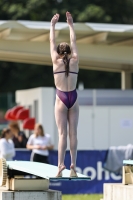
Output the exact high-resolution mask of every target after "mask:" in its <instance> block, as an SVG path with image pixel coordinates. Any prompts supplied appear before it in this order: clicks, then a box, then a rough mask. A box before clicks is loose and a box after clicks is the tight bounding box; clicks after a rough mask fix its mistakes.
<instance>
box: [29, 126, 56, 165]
mask: <svg viewBox="0 0 133 200" xmlns="http://www.w3.org/2000/svg"><path fill="white" fill-rule="evenodd" d="M27 149H30V150H32V153H33V155H32V156H33V161H34V162H41V163H47V164H48V163H49V161H48V156H49V150H52V149H53V145H52V144H51V138H50V135H49V134H45V133H44V130H43V127H42V125H41V124H36V125H35V129H34V134H32V135H31V136H30V138H29V140H28V142H27Z"/></svg>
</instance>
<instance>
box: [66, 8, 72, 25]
mask: <svg viewBox="0 0 133 200" xmlns="http://www.w3.org/2000/svg"><path fill="white" fill-rule="evenodd" d="M66 21H67V23H68V24H69V25H72V24H73V18H72V15H71V13H70V12H68V11H67V12H66Z"/></svg>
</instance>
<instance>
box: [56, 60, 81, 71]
mask: <svg viewBox="0 0 133 200" xmlns="http://www.w3.org/2000/svg"><path fill="white" fill-rule="evenodd" d="M70 59H71V58H69V59H68V62H70ZM63 62H64V60H63ZM64 64H65V63H64ZM65 72H66V71H60V72H53V74H60V73H65ZM69 73H71V74H78V72H71V71H69Z"/></svg>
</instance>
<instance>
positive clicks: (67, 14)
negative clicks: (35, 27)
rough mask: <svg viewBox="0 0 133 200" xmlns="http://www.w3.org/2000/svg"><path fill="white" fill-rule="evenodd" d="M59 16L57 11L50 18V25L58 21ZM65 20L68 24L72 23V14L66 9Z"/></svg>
mask: <svg viewBox="0 0 133 200" xmlns="http://www.w3.org/2000/svg"><path fill="white" fill-rule="evenodd" d="M59 17H60V15H59V14H58V13H56V14H55V15H54V16H53V17H52V19H51V24H52V25H55V24H56V23H57V22H58V20H59ZM66 21H67V23H68V24H69V25H72V24H73V18H72V15H71V13H70V12H68V11H67V12H66Z"/></svg>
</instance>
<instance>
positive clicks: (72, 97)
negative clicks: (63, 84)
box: [54, 71, 78, 109]
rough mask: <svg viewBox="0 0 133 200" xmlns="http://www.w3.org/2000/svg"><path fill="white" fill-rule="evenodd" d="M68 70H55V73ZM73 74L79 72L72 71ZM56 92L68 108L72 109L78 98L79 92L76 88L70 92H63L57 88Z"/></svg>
mask: <svg viewBox="0 0 133 200" xmlns="http://www.w3.org/2000/svg"><path fill="white" fill-rule="evenodd" d="M64 72H66V71H60V72H54V74H59V73H64ZM69 73H72V74H78V73H77V72H71V71H69ZM56 94H57V96H58V97H59V98H60V100H61V101H62V102H63V103H64V104H65V105H66V107H67V108H68V109H70V108H71V107H72V106H73V105H74V103H75V102H76V100H77V92H76V89H75V90H73V91H69V92H63V91H61V90H58V89H57V88H56Z"/></svg>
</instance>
